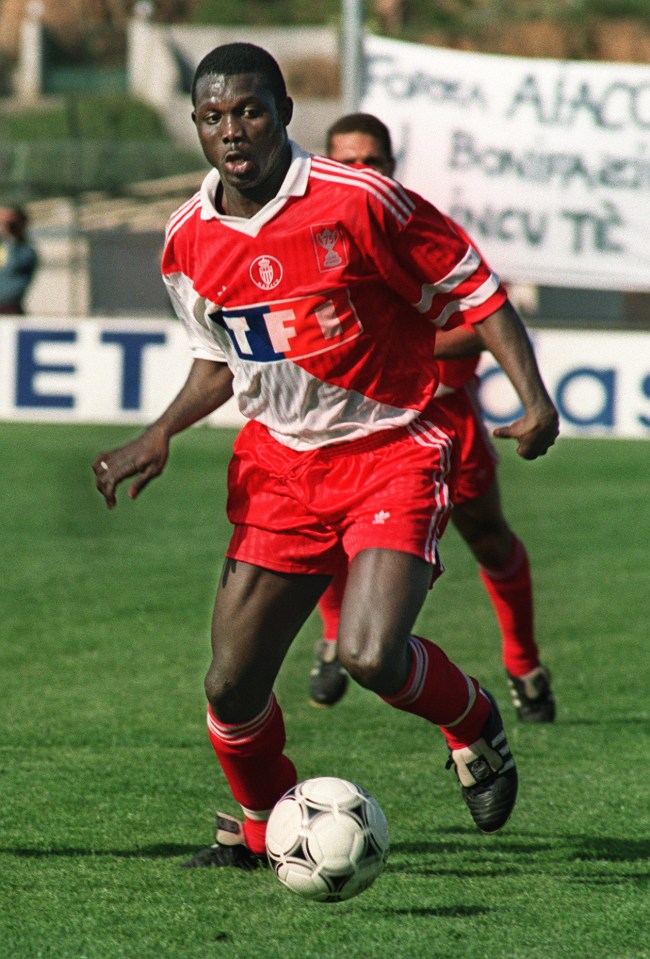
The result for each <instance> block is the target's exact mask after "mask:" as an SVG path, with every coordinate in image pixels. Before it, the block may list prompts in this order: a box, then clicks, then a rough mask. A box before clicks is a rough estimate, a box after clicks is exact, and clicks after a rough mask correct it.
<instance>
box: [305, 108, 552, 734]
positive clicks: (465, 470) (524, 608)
mask: <svg viewBox="0 0 650 959" xmlns="http://www.w3.org/2000/svg"><path fill="white" fill-rule="evenodd" d="M325 147H326V151H327V155H328V156H329V157H331V158H332V159H334V160H339V161H340V162H342V163H346V164H363V165H365V166H370V167H373V168H374V169H375V170H379V171H380V172H381V173H384V174H386V176H390V177H392V176H393V174H394V173H395V165H396V162H395V157H394V154H393V145H392V141H391V136H390V131H389V130H388V127H387V126H386V125H385V124H384V123H382V121H381V120H379V119H378V118H377V117H375V116H373V115H371V114H368V113H352V114H347V115H346V116H343V117H341V118H340V119H338V120H337V121H336V122H335V123H334V124H332V126H331V127H330V128H329V130H328V131H327V134H326V144H325ZM453 226H454V227H455V229H456V230H457V231H458V232H460V234H461V236H463V237H465V238H466V240H467V242H468V243H469V242H471V241H470V240H469V238H468V237H467V235H466V234H465V233H464V231H463V230H462V229H461V227H460V226H459V225H458V224H456V223H453ZM481 346H482V344H481V341H480V339H479V338H478V336H477V335H476V334H472V333H471V332H469V331H468V330H467V328H466V327H465V328H460V329H458V330H454V331H451V332H445V331H442V332H441V333H439V334H438V338H437V340H436V347H435V356H436V357H437V358H438V374H439V376H440V385H439V386H438V389H437V390H436V398H437V400H438V403H439V405H440V406H441V407H442V409H444V411H445V413H446V414H447V416H448V417H449V418H450V420H451V421H452V422H453V424H454V428H455V430H456V433H457V435H458V437H459V438H460V441H461V442H460V455H461V462H460V473H459V477H458V480H457V484H456V488H455V492H454V509H453V511H452V513H451V520H452V522H453V524H454V525H455V526H456V528H457V529H458V532H459V533H460V535H461V536H462V537H463V539H464V540H465V542H466V543H467V545H468V546H469V548H470V549H471V551H472V553H473V554H474V556H475V557H476V560H477V562H478V563H479V571H480V577H481V579H482V581H483V583H484V585H485V588H486V589H487V592H488V595H489V597H490V600H491V601H492V605H493V607H494V611H495V614H496V617H497V621H498V623H499V627H500V630H501V652H502V659H503V664H504V666H505V670H506V675H507V677H508V683H509V685H510V691H511V694H512V698H513V701H514V705H515V708H516V711H517V715H518V717H519V719H520V720H521V721H522V722H527V723H548V722H553V720H554V718H555V702H554V698H553V694H552V691H551V685H550V674H549V671H548V670H547V669H546V668H545V667H544V666H543V665H542V664H541V663H540V659H539V650H538V648H537V644H536V642H535V634H534V621H533V586H532V580H531V574H530V566H529V563H528V555H527V553H526V548H525V546H524V544H523V543H522V542H521V540H520V539H519V538H518V537H517V536H516V535H515V534H514V533H513V532H512V530H511V529H510V527H509V525H508V522H507V520H506V518H505V516H504V514H503V510H502V508H501V496H500V492H499V484H498V480H497V473H496V463H497V457H496V453H495V451H494V449H493V447H492V445H491V443H490V441H489V438H488V435H487V431H486V429H485V427H484V425H483V420H482V417H481V411H480V408H479V404H478V398H477V378H476V367H477V365H478V361H479V352H480V349H481ZM345 578H346V574H345V571H342V572H341V573H339V574H338V575H337V576H336V577H335V578H334V579H333V581H332V583H331V584H330V586H329V587H328V588H327V590H326V591H325V593H324V594H323V596H322V597H321V600H320V602H319V611H320V613H321V618H322V620H323V639H322V640H320V641H319V642H318V644H317V647H316V660H315V663H314V666H313V668H312V670H311V673H310V679H309V692H310V696H311V699H312V701H313V702H314V703H316V704H317V705H320V706H331V705H333V704H334V703H336V702H338V701H339V699H341V697H342V696H343V695H344V693H345V691H346V688H347V682H348V676H347V672H346V671H345V669H344V668H343V667H342V666H341V664H340V662H339V659H338V656H337V654H336V636H337V633H338V623H339V612H340V604H341V602H342V599H343V591H344V588H345Z"/></svg>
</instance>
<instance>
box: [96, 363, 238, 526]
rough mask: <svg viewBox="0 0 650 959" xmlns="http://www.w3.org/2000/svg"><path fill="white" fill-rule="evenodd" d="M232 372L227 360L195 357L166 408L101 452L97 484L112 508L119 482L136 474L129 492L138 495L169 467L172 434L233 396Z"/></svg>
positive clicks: (132, 497) (97, 468)
mask: <svg viewBox="0 0 650 959" xmlns="http://www.w3.org/2000/svg"><path fill="white" fill-rule="evenodd" d="M231 396H232V373H231V371H230V369H229V368H228V366H226V364H225V363H217V362H215V361H213V360H203V359H195V360H194V362H193V364H192V366H191V368H190V372H189V374H188V377H187V380H186V381H185V384H184V386H183V387H182V389H181V391H180V392H179V394H178V395H177V396H176V398H175V399H174V400H172V402H171V403H170V405H169V406H168V407H167V409H166V410H165V412H164V413H163V414H162V416H160V417H159V418H158V419H157V420H156V421H155V422H154V423H152V424H151V425H150V426H148V427H147V429H146V430H145V431H144V433H142V434H141V435H140V436H138V437H136V439H134V440H131V442H130V443H127V444H126V445H125V446H120V447H118V448H117V449H114V450H110V451H108V452H105V453H100V454H99V456H98V457H97V459H96V460H95V462H94V463H93V467H92V468H93V471H94V473H95V476H96V478H97V480H96V486H97V489H98V490H99V492H100V493H101V494H102V496H103V497H104V499H105V501H106V505H107V507H108V508H109V509H112V508H113V507H114V506H115V504H116V498H115V492H116V489H117V487H118V485H119V484H120V483H121V482H122V481H123V480H125V479H127V478H128V477H129V476H135V477H136V478H135V479H134V480H133V482H132V483H131V485H130V486H129V491H128V495H129V497H130V498H131V499H135V498H136V496H137V495H138V493H139V492H140V491H141V490H142V489H144V487H145V486H146V485H147V483H149V482H150V481H151V480H152V479H154V477H156V476H159V475H160V473H162V471H163V469H164V468H165V464H166V462H167V459H168V457H169V444H170V441H171V438H172V436H175V435H176V433H180V432H182V431H183V430H185V429H187V428H188V426H192V424H193V423H197V422H198V421H199V420H201V419H203V417H205V416H208V414H209V413H212V412H213V411H214V410H216V409H218V408H219V407H220V406H223V404H224V403H225V402H226V401H227V400H228V399H230V397H231Z"/></svg>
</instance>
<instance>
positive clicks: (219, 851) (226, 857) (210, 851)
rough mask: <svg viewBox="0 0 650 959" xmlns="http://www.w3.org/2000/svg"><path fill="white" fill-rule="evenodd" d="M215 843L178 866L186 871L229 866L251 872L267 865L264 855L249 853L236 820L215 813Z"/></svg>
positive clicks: (240, 826) (239, 824) (241, 829)
mask: <svg viewBox="0 0 650 959" xmlns="http://www.w3.org/2000/svg"><path fill="white" fill-rule="evenodd" d="M216 839H217V841H216V842H215V843H214V844H213V845H212V846H206V847H205V848H204V849H200V850H199V851H198V852H197V853H196V854H195V855H194V856H192V858H191V859H188V860H187V861H186V862H182V863H181V864H180V865H181V866H182V867H184V868H186V869H195V868H201V867H203V866H216V867H217V868H218V869H219V868H221V867H224V866H230V867H233V868H235V869H244V870H246V872H252V871H253V870H254V869H258V868H259V867H260V866H266V865H268V860H267V858H266V855H265V854H259V855H258V854H256V853H254V852H251V850H250V849H249V848H248V846H247V845H246V843H245V842H244V831H243V828H242V824H241V823H240V822H239V820H238V819H233V817H232V816H227V815H226V814H225V813H221V812H218V813H217V836H216Z"/></svg>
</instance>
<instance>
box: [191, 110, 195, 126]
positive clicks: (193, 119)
mask: <svg viewBox="0 0 650 959" xmlns="http://www.w3.org/2000/svg"><path fill="white" fill-rule="evenodd" d="M192 123H193V124H194V126H196V110H192Z"/></svg>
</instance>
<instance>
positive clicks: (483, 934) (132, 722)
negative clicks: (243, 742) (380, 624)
mask: <svg viewBox="0 0 650 959" xmlns="http://www.w3.org/2000/svg"><path fill="white" fill-rule="evenodd" d="M134 432H135V430H133V429H128V430H127V429H124V428H117V427H98V426H94V427H77V426H70V427H68V426H52V425H19V424H6V423H5V424H1V425H0V462H1V463H2V470H1V471H0V502H1V503H2V509H3V517H2V530H3V532H2V554H3V563H2V579H3V583H2V590H1V592H2V597H3V602H2V609H3V615H2V643H1V646H0V656H1V675H2V687H1V694H0V736H1V739H0V785H1V793H0V823H1V838H0V847H1V848H0V956H1V957H2V959H9V957H12V959H13V957H15V959H36V957H51V959H100V957H101V959H115V957H129V959H208V957H210V959H222V957H227V959H280V957H285V956H292V957H296V959H303V957H304V959H335V957H345V959H643V957H648V956H650V946H649V945H648V943H649V942H650V929H649V926H650V921H649V919H650V917H649V913H648V898H647V888H645V889H644V879H647V872H648V870H647V866H648V853H649V851H650V850H649V846H648V842H647V840H648V835H649V829H648V827H649V818H648V785H649V776H648V766H647V755H648V750H647V738H646V739H644V736H645V737H647V728H648V727H647V720H648V698H647V697H648V684H647V679H648V669H647V666H648V660H647V653H646V649H647V634H648V622H649V619H650V617H649V615H648V613H649V610H648V595H649V592H650V590H649V588H648V586H649V582H648V501H649V500H648V446H647V444H645V443H643V442H634V441H630V442H626V441H598V440H568V439H561V440H560V441H559V442H558V445H557V446H556V447H555V448H554V449H553V450H552V451H551V452H550V453H549V455H548V456H547V457H545V458H544V459H542V460H540V461H538V462H535V463H524V462H522V461H521V460H518V459H517V457H516V456H515V454H514V451H513V449H512V447H511V446H510V445H507V446H504V445H503V444H501V445H500V447H499V448H500V450H501V451H502V454H503V461H502V465H501V474H500V475H501V483H502V487H503V491H504V498H505V503H506V512H507V515H508V516H509V518H510V520H511V523H512V525H513V527H514V528H515V529H516V530H517V531H518V533H519V534H520V535H521V537H522V538H523V539H524V541H525V542H526V544H527V546H528V548H529V552H530V555H531V561H532V566H533V572H534V576H535V582H536V589H537V620H538V636H539V641H540V645H541V646H542V650H543V655H544V659H545V661H546V663H547V664H548V665H549V666H550V667H551V669H552V671H553V674H554V689H555V692H556V695H557V699H558V721H557V723H556V724H555V725H554V726H552V727H538V728H536V727H528V726H521V725H517V723H516V721H515V719H514V715H513V711H512V709H511V707H510V705H509V703H508V695H507V691H506V684H505V679H504V676H503V671H502V668H501V662H500V656H499V650H498V633H497V629H496V625H495V621H494V618H493V615H492V611H491V608H490V606H489V603H488V600H487V597H486V595H485V593H484V592H483V590H482V587H481V585H480V583H479V580H478V577H477V575H476V569H475V566H474V564H473V562H472V560H471V557H470V555H469V553H468V551H467V550H466V548H465V547H464V546H463V544H462V543H461V542H460V540H459V539H458V537H457V536H456V533H455V531H454V530H453V529H450V530H449V532H448V533H447V534H446V536H445V540H444V541H443V555H444V560H445V563H446V566H447V572H446V573H445V575H444V576H443V578H442V580H441V581H440V582H439V583H438V584H437V585H436V587H435V589H434V590H433V592H432V594H431V596H430V597H429V600H428V602H427V604H426V606H425V609H424V611H423V613H422V616H421V622H420V623H419V629H420V630H421V631H422V632H423V633H424V634H425V635H428V636H429V637H430V638H432V639H434V640H437V641H439V642H440V643H441V645H442V646H443V647H444V648H445V649H446V650H447V651H448V652H449V653H450V654H451V655H452V657H453V658H454V659H455V660H456V661H457V662H459V663H460V664H461V665H463V666H464V667H465V668H466V669H467V670H468V671H470V672H473V673H474V674H475V675H477V676H479V677H480V679H481V681H482V682H483V683H484V684H485V685H487V686H488V687H489V688H491V689H492V690H493V692H494V693H495V694H496V695H497V697H498V698H499V699H500V700H501V702H502V705H503V712H504V717H505V718H506V721H507V725H508V731H509V738H510V742H511V745H512V747H513V750H514V751H515V753H516V756H517V759H518V764H519V769H520V777H521V793H520V802H519V804H518V806H517V809H516V810H515V813H514V815H513V818H512V820H511V822H510V823H509V824H508V826H507V827H506V828H505V830H504V831H503V832H502V833H500V834H499V835H498V836H494V837H491V838H487V837H484V836H481V835H480V834H479V833H478V832H477V831H476V830H475V828H474V827H473V826H472V824H471V821H470V819H469V816H468V813H467V811H466V810H465V807H464V804H463V803H462V800H461V797H460V794H459V791H458V788H457V786H456V784H455V782H454V779H453V774H452V773H450V772H446V771H445V769H444V762H445V758H446V752H445V749H444V745H443V741H442V737H441V736H440V734H439V733H438V732H437V730H435V729H433V728H431V727H428V726H427V725H426V724H425V723H423V722H421V721H419V720H417V719H415V718H413V717H409V716H406V715H404V714H398V713H396V712H394V711H391V710H389V709H388V707H386V706H385V705H384V704H382V703H381V702H380V701H378V700H375V698H374V697H373V696H372V695H371V694H369V693H367V692H366V691H364V690H362V689H360V688H358V687H355V688H353V689H352V690H351V692H350V693H349V695H348V696H347V697H346V699H344V701H343V702H342V703H341V704H340V705H339V706H337V707H336V708H335V709H334V710H331V711H326V710H317V709H314V708H313V707H311V706H310V705H309V704H308V702H307V696H306V682H307V672H308V669H309V666H310V664H311V657H312V647H313V643H314V641H315V640H316V638H317V636H318V623H317V620H316V618H313V619H312V620H310V621H309V623H308V624H307V626H306V627H305V629H304V631H303V634H302V635H301V637H299V639H298V640H297V642H296V644H295V645H294V648H293V650H292V652H291V654H290V656H289V658H288V660H287V662H286V664H285V668H284V671H283V673H282V674H281V677H280V680H279V683H278V690H277V692H278V698H279V700H280V702H281V703H282V705H283V708H284V711H285V717H286V722H287V729H288V749H289V752H290V754H291V755H292V757H293V758H294V760H295V761H296V763H297V765H298V770H299V774H300V776H301V778H306V777H307V776H311V775H325V774H332V775H339V776H343V777H346V778H349V779H353V780H356V781H358V782H360V783H361V784H362V785H364V786H365V787H366V788H368V789H369V790H370V791H371V792H372V793H374V795H375V796H376V797H377V799H378V800H379V801H380V803H381V805H382V807H383V809H384V811H385V813H386V815H387V818H388V822H389V825H390V829H391V854H390V857H389V861H388V865H387V867H386V870H385V872H384V873H383V875H382V876H381V877H380V878H379V879H378V880H377V882H376V883H375V885H374V886H373V887H372V888H371V889H370V890H369V891H368V892H366V893H365V894H363V895H362V896H360V897H358V898H357V899H354V900H351V901H350V902H348V903H343V904H340V905H317V904H312V903H309V902H305V901H303V900H301V899H299V898H298V897H297V896H295V895H293V894H292V893H290V892H288V891H287V890H285V889H284V888H283V887H282V886H281V885H280V884H279V883H278V882H277V880H276V879H275V878H274V876H273V875H272V874H270V873H269V872H268V871H266V870H263V871H258V872H257V873H254V874H241V873H238V872H236V871H221V872H218V871H216V870H197V871H195V870H182V869H179V868H178V864H179V863H180V862H181V861H182V860H183V858H184V857H186V856H187V855H188V854H189V853H191V852H192V851H194V850H195V849H196V848H198V847H199V846H201V845H204V844H206V843H208V842H210V841H211V839H212V828H213V812H214V809H215V808H216V807H217V806H219V807H222V808H224V809H225V810H226V811H229V812H233V813H236V812H237V809H236V808H235V807H234V806H233V804H232V802H231V800H230V799H229V795H228V792H227V789H226V786H225V782H224V780H223V778H222V776H221V773H220V771H219V770H218V767H217V764H216V761H215V759H214V757H213V755H212V752H211V748H210V746H209V743H208V740H207V735H206V733H205V727H204V715H205V706H204V700H203V690H202V679H203V673H204V670H205V668H206V666H207V662H208V654H209V642H208V626H209V618H210V612H211V607H212V599H213V591H214V584H215V580H216V577H217V575H218V571H219V568H220V565H221V557H222V554H223V550H224V547H225V544H226V542H227V540H228V536H229V530H228V526H227V523H226V522H225V519H224V499H225V496H224V480H225V464H226V462H227V459H228V456H229V450H230V444H231V442H232V438H233V434H232V433H231V432H229V431H216V430H209V429H200V428H199V429H195V430H192V431H190V432H189V433H187V434H184V435H183V436H181V437H178V438H177V439H176V440H175V441H174V442H175V445H174V449H173V452H172V457H171V460H170V463H169V466H168V469H167V472H166V474H165V476H164V477H163V478H162V479H160V480H158V481H157V482H156V483H155V484H153V485H152V486H151V487H150V488H149V489H148V490H146V491H145V493H144V494H143V495H142V498H141V499H140V500H139V501H138V502H137V503H131V502H129V501H128V500H127V499H126V496H125V495H124V494H123V495H122V497H121V500H120V502H119V506H118V509H117V510H116V511H114V512H112V513H110V512H108V511H107V510H106V509H105V508H104V506H103V504H102V502H101V500H100V497H99V495H98V494H97V493H96V491H95V489H94V485H93V482H92V474H91V472H90V463H91V461H92V460H93V459H94V457H95V456H96V454H97V453H98V452H99V451H100V450H101V449H106V448H110V447H111V446H114V445H117V444H119V443H121V442H122V441H123V440H124V439H125V438H126V437H127V436H131V435H133V434H134ZM644 893H645V895H644Z"/></svg>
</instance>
